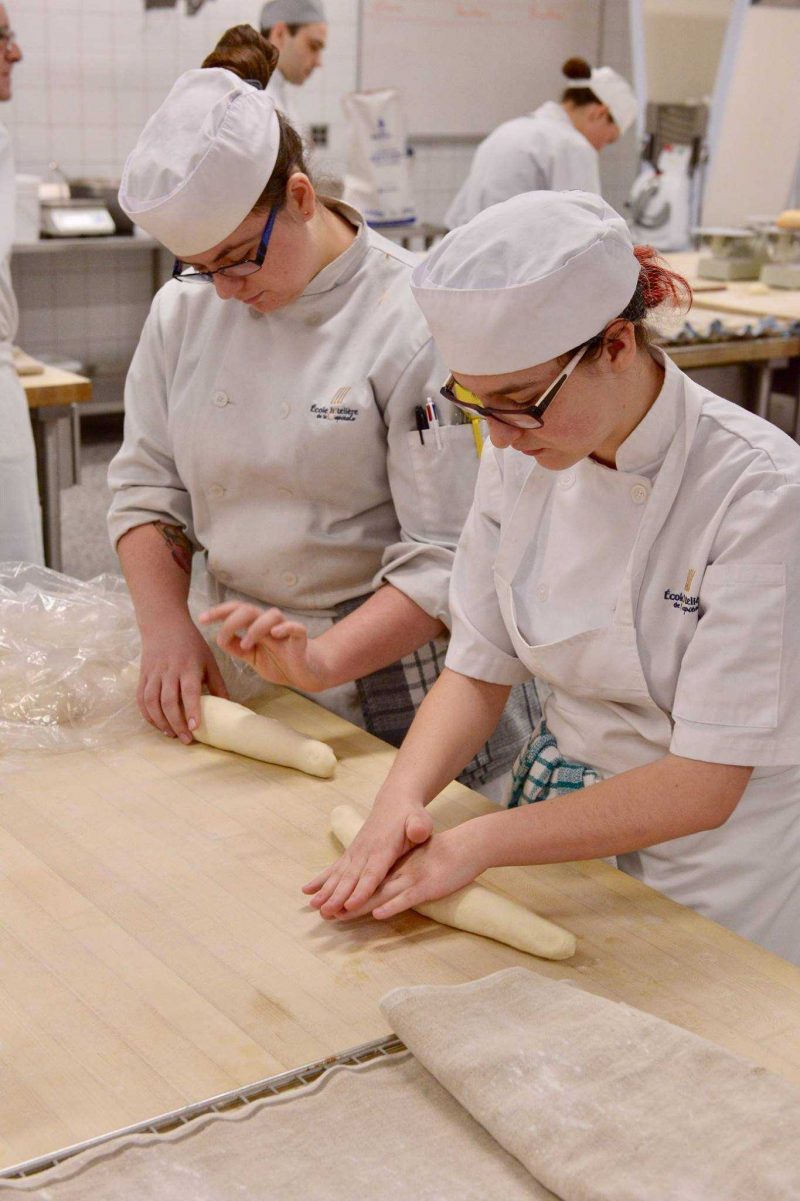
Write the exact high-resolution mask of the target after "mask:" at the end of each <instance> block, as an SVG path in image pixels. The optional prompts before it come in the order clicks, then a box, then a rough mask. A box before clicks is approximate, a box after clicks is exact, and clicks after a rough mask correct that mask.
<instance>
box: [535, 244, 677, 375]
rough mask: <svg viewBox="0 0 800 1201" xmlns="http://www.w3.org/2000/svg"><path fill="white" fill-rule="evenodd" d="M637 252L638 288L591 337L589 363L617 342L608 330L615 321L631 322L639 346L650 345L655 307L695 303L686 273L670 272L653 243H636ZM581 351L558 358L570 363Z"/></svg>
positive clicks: (587, 356)
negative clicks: (648, 323) (652, 315)
mask: <svg viewBox="0 0 800 1201" xmlns="http://www.w3.org/2000/svg"><path fill="white" fill-rule="evenodd" d="M633 253H634V254H635V255H636V258H637V259H638V262H639V278H638V280H637V281H636V290H635V291H634V293H633V296H631V298H630V300H629V301H628V303H627V305H626V306H625V308H624V309H623V310H622V312H621V313H620V314H619V316H618V317H615V318H614V321H611V322H609V323H608V325H607V326H606V328H605V329H604V330H601V332H600V333H599V334H596V335H595V336H594V337H593V338H590V339H589V340H588V342H587V343H586V345H588V347H589V349H588V351H587V354H586V362H592V360H593V359H599V357H600V355H601V354H602V351H603V347H604V346H605V345H607V344H608V342H613V340H614V338H613V335H610V334H609V332H608V329H609V326H613V325H614V322H615V321H630V322H631V324H632V325H633V328H634V333H635V335H636V345H637V346H639V347H644V346H650V344H651V343H652V341H653V333H652V330H651V329H650V328H649V327H648V325H647V318H648V316H649V314H650V313H651V312H652V310H653V309H657V308H659V307H660V306H661V305H662V304H663V305H666V306H667V307H668V308H671V309H676V310H680V309H683V310H684V311H687V310H688V309H689V307H690V305H691V303H692V289H691V287H690V285H689V284H688V283H687V281H686V280H685V279H684V278H683V276H682V275H678V273H677V272H676V271H670V269H669V267H668V266H667V265H666V263H665V262H664V260H663V259H662V258H661V256H660V255H659V253H658V251H657V250H654V249H653V247H652V246H634V248H633ZM577 350H578V347H577V346H575V347H574V348H573V349H572V350H570V351H568V352H567V353H566V354H564V355H559V356H558V357H559V358H563V359H564V361H565V362H566V360H567V359H569V358H571V356H572V355H573V354H575V353H576V351H577Z"/></svg>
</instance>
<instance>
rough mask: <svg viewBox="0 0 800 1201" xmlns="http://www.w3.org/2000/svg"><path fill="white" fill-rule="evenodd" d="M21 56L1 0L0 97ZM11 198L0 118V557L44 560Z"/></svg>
mask: <svg viewBox="0 0 800 1201" xmlns="http://www.w3.org/2000/svg"><path fill="white" fill-rule="evenodd" d="M21 58H22V51H21V50H20V48H19V45H18V43H17V41H16V39H15V37H14V34H13V32H12V30H11V25H10V22H9V17H8V12H7V11H6V8H5V5H3V4H0V103H3V102H4V101H7V100H10V99H11V75H12V72H13V70H14V67H15V65H16V64H17V63H18V62H19V61H20V59H21ZM15 198H16V185H15V175H14V159H13V155H12V151H11V139H10V138H9V135H8V130H7V129H6V128H5V126H4V125H3V124H2V123H1V122H0V562H4V561H10V560H23V561H24V562H26V563H43V562H44V553H43V550H42V516H41V510H40V507H39V492H38V488H37V484H36V452H35V449H34V444H33V432H32V430H31V420H30V416H29V415H28V403H27V401H26V399H25V393H24V391H23V389H22V385H21V384H20V382H19V379H18V377H17V373H16V371H15V370H14V364H13V362H12V343H13V341H14V337H15V336H16V332H17V319H18V312H17V302H16V299H15V297H14V291H13V288H12V286H11V266H10V258H11V247H12V245H13V242H14V224H15V211H14V210H15V206H16V202H15Z"/></svg>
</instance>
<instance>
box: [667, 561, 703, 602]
mask: <svg viewBox="0 0 800 1201" xmlns="http://www.w3.org/2000/svg"><path fill="white" fill-rule="evenodd" d="M696 575H697V571H696V569H695V568H694V567H690V568H689V570H688V572H687V573H686V580H685V583H684V585H683V589H682V591H680V592H672V591H671V590H670V589H669V588H667V590H666V591H665V593H664V600H666V601H669V602H670V604H671V605H672V607H673V609H680V610H681V612H683V613H696V612H697V610H698V609H699V607H700V597H699V595H696V596H692V594H691V591H690V590H691V587H692V580H693V579H694V577H695V576H696Z"/></svg>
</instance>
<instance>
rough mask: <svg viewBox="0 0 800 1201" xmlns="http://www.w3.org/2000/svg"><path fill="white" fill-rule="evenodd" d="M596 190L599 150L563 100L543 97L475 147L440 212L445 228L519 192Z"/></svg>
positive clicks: (597, 190)
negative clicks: (459, 181)
mask: <svg viewBox="0 0 800 1201" xmlns="http://www.w3.org/2000/svg"><path fill="white" fill-rule="evenodd" d="M571 188H579V189H580V190H581V191H584V192H597V193H599V191H600V168H599V159H598V154H597V151H596V150H595V148H594V147H593V146H592V144H591V143H590V142H589V140H588V139H587V138H585V137H584V136H583V134H582V133H579V132H578V130H577V129H576V128H575V126H574V125H573V124H572V121H571V120H570V119H569V116H568V115H567V112H566V110H565V108H564V107H563V105H561V104H557V103H556V102H555V101H554V100H548V101H546V102H545V103H544V104H542V105H540V106H539V108H537V109H536V110H535V111H534V112H532V113H528V114H527V115H526V116H524V117H515V118H514V119H513V120H512V121H505V122H504V123H503V124H502V125H499V126H498V127H497V129H495V130H493V131H492V133H490V134H489V136H488V138H485V139H484V141H483V142H481V144H480V146H479V147H478V149H477V150H476V151H475V157H474V158H473V160H472V165H471V167H470V171H469V175H468V176H467V178H466V180H465V181H464V183H463V184H462V185H461V188H460V189H459V191H458V193H457V194H456V197H455V200H453V202H452V204H451V205H450V208H449V209H448V210H447V212H446V213H445V218H444V220H445V224H446V225H447V227H448V229H455V228H456V227H457V226H459V225H466V223H467V222H468V221H471V220H472V218H473V217H474V216H476V215H477V214H478V213H480V212H482V211H483V209H486V208H489V206H490V205H492V204H499V203H500V202H501V201H502V200H509V199H510V198H511V197H512V196H518V195H519V194H520V193H521V192H537V191H549V192H556V191H565V190H567V189H571Z"/></svg>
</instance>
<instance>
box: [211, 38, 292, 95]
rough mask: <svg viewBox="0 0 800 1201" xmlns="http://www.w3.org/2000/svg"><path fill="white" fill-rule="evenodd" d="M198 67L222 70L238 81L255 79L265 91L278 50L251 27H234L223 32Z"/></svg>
mask: <svg viewBox="0 0 800 1201" xmlns="http://www.w3.org/2000/svg"><path fill="white" fill-rule="evenodd" d="M202 65H203V66H204V67H224V68H225V70H226V71H232V72H233V73H234V75H238V76H239V78H240V79H254V80H257V82H258V83H260V84H261V86H262V88H265V87H266V86H267V84H268V83H269V80H270V76H271V75H272V73H273V71H274V70H275V67H276V66H277V65H278V51H277V49H276V47H275V46H273V45H272V44H271V43H270V42H268V41H267V39H266V38H265V37H262V36H261V34H260V33H258V32H257V30H255V29H253V27H252V25H234V26H233V27H232V28H231V29H227V30H226V31H225V33H223V35H222V37H221V38H220V39H219V41H218V42H217V44H216V46H215V47H214V49H213V50H212V51H211V53H210V54H209V55H207V56H206V57H205V58H204V59H203V64H202Z"/></svg>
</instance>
